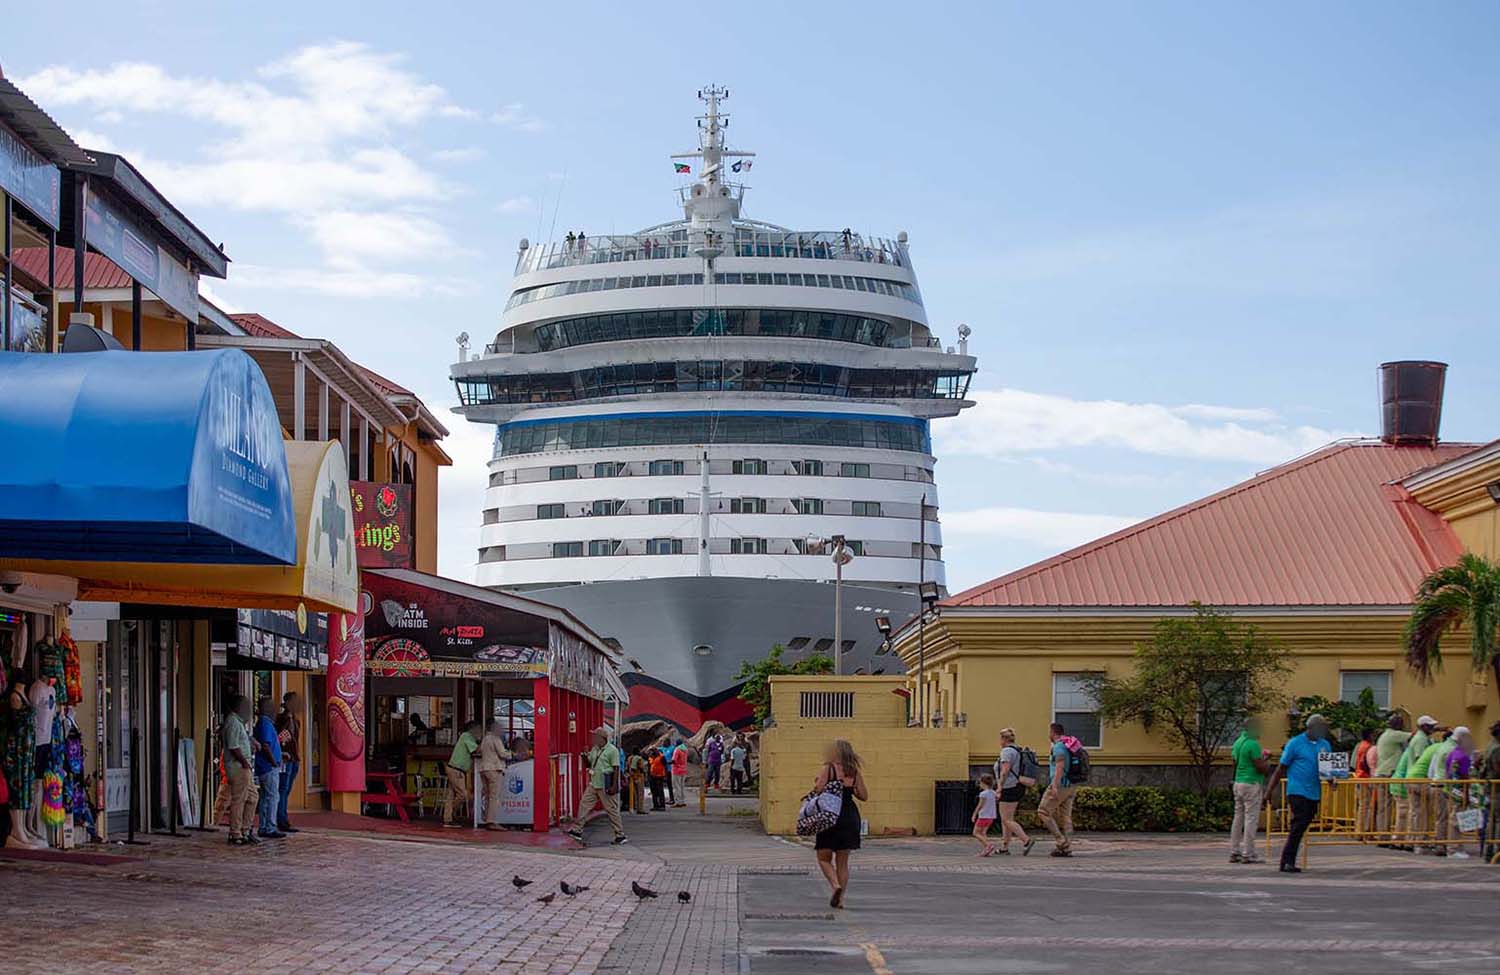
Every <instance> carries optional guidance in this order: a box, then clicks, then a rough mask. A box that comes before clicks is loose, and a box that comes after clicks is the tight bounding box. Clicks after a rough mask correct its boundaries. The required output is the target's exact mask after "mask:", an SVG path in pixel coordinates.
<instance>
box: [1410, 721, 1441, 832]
mask: <svg viewBox="0 0 1500 975" xmlns="http://www.w3.org/2000/svg"><path fill="white" fill-rule="evenodd" d="M1443 734H1444V732H1443V729H1441V728H1433V729H1432V730H1431V731H1430V732H1429V733H1428V734H1427V735H1426V743H1425V744H1423V745H1422V747H1421V748H1420V749H1419V748H1418V747H1417V745H1418V741H1417V737H1418V736H1417V735H1413V736H1412V742H1411V744H1410V745H1409V746H1407V749H1406V757H1407V762H1406V778H1407V785H1406V791H1407V794H1408V799H1407V802H1410V803H1411V832H1412V836H1413V837H1414V840H1415V842H1416V844H1417V847H1418V848H1419V849H1429V848H1430V846H1429V844H1426V843H1423V842H1422V840H1424V839H1426V838H1427V837H1428V836H1429V834H1431V832H1432V826H1433V819H1432V787H1431V785H1430V784H1429V782H1428V778H1429V777H1430V775H1431V771H1430V770H1431V768H1432V759H1433V757H1434V756H1435V755H1437V750H1438V746H1440V745H1441V744H1442V743H1443Z"/></svg>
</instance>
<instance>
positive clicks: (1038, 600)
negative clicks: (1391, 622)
mask: <svg viewBox="0 0 1500 975" xmlns="http://www.w3.org/2000/svg"><path fill="white" fill-rule="evenodd" d="M1475 447H1476V445H1474V444H1439V445H1437V446H1435V447H1427V446H1407V445H1403V446H1392V445H1390V444H1385V443H1381V442H1378V441H1361V442H1354V443H1338V444H1331V445H1330V446H1327V447H1324V448H1322V449H1321V450H1318V451H1315V452H1314V453H1312V454H1309V455H1308V456H1306V457H1302V458H1299V459H1297V460H1294V461H1292V462H1290V463H1287V464H1283V465H1281V466H1280V467H1275V468H1272V469H1271V470H1269V471H1266V472H1265V473H1263V474H1260V475H1257V476H1256V477H1253V478H1251V479H1250V480H1248V481H1245V482H1243V483H1241V484H1237V485H1235V486H1234V487H1231V488H1228V489H1226V490H1224V491H1220V492H1219V493H1217V494H1213V495H1210V496H1209V497H1206V498H1203V499H1201V500H1199V501H1195V502H1193V503H1191V504H1188V505H1184V506H1183V507H1181V508H1177V509H1175V510H1173V511H1168V512H1167V513H1165V514H1162V515H1158V516H1156V517H1155V518H1150V519H1147V520H1146V521H1143V522H1141V523H1139V524H1137V525H1132V526H1130V527H1129V528H1125V529H1122V530H1121V531H1118V532H1115V533H1114V534H1111V535H1106V536H1104V537H1103V538H1100V539H1098V540H1096V541H1093V542H1089V543H1088V544H1086V545H1082V546H1079V547H1078V548H1075V549H1072V550H1071V551H1068V552H1064V553H1062V554H1061V555H1057V556H1054V557H1052V558H1050V559H1046V560H1044V561H1041V562H1038V563H1036V564H1034V565H1031V566H1027V567H1026V568H1024V569H1018V570H1017V571H1015V572H1012V573H1009V574H1008V575H1003V576H1001V577H999V578H998V579H993V580H991V581H990V582H986V583H984V584H982V585H979V586H975V587H974V588H972V589H968V590H965V591H964V592H961V593H958V594H957V595H954V596H950V597H949V598H947V599H945V600H943V602H942V603H941V605H943V606H951V607H975V608H980V607H994V608H1005V607H1015V608H1019V607H1032V608H1063V607H1079V608H1083V607H1160V606H1184V605H1186V604H1188V603H1190V602H1193V601H1198V602H1201V603H1204V604H1206V605H1210V606H1402V605H1406V604H1409V603H1410V602H1411V597H1412V593H1413V592H1415V591H1416V587H1417V584H1418V583H1419V582H1420V581H1421V579H1422V577H1423V576H1425V575H1426V574H1427V573H1429V572H1431V571H1432V570H1433V569H1435V568H1438V567H1439V566H1441V565H1444V564H1447V563H1449V562H1451V561H1453V560H1454V559H1456V558H1457V557H1458V555H1459V554H1460V553H1461V552H1462V551H1463V548H1462V546H1461V545H1460V544H1459V542H1458V540H1457V539H1456V538H1455V537H1454V535H1453V532H1452V530H1451V529H1450V528H1449V526H1448V524H1447V522H1445V521H1443V519H1442V518H1441V517H1439V516H1438V515H1437V514H1435V513H1433V512H1432V511H1429V510H1428V509H1426V508H1424V507H1422V506H1421V505H1419V504H1417V503H1416V501H1414V500H1412V498H1411V495H1410V494H1409V493H1407V492H1406V491H1405V490H1404V489H1403V488H1401V487H1400V486H1399V485H1396V484H1394V483H1393V482H1395V481H1398V480H1400V479H1401V478H1403V477H1405V476H1407V475H1409V474H1412V473H1415V472H1416V471H1418V470H1421V469H1422V468H1425V467H1431V466H1432V465H1434V464H1439V463H1442V462H1444V461H1448V460H1452V459H1453V458H1455V457H1458V456H1461V455H1463V454H1465V453H1468V452H1469V451H1471V450H1474V449H1475Z"/></svg>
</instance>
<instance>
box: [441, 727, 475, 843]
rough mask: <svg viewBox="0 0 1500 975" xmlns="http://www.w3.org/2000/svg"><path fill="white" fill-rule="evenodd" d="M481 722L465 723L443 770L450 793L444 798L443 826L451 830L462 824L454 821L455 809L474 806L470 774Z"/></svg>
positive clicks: (465, 808)
mask: <svg viewBox="0 0 1500 975" xmlns="http://www.w3.org/2000/svg"><path fill="white" fill-rule="evenodd" d="M479 727H480V726H479V722H478V721H477V720H473V719H471V720H469V721H466V722H464V730H463V731H462V732H461V733H460V734H459V736H458V741H455V742H454V743H453V751H452V753H451V754H449V756H448V764H447V766H446V767H445V768H444V769H443V771H444V772H446V773H447V777H448V791H447V793H446V794H445V795H444V796H443V825H444V826H446V827H448V828H449V829H458V828H459V827H460V826H462V825H463V824H462V823H455V822H454V821H453V807H454V806H457V807H458V808H459V809H460V810H467V809H470V807H471V806H472V805H473V800H474V794H473V792H471V791H470V790H469V772H470V771H472V770H473V768H474V753H475V752H477V751H479V739H478V738H477V737H475V736H476V735H478V734H479Z"/></svg>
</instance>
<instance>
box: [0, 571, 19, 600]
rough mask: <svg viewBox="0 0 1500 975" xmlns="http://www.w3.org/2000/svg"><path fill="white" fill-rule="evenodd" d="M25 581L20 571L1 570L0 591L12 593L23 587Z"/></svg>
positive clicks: (7, 593)
mask: <svg viewBox="0 0 1500 975" xmlns="http://www.w3.org/2000/svg"><path fill="white" fill-rule="evenodd" d="M23 581H25V580H23V579H22V578H21V573H19V572H0V592H3V593H5V594H6V595H7V596H8V595H11V594H12V593H14V592H15V591H16V590H17V589H20V588H21V583H22V582H23Z"/></svg>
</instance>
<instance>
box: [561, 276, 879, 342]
mask: <svg viewBox="0 0 1500 975" xmlns="http://www.w3.org/2000/svg"><path fill="white" fill-rule="evenodd" d="M792 277H794V278H795V277H798V275H792ZM808 277H809V278H811V277H812V275H808ZM793 283H795V282H793ZM890 333H891V325H890V323H889V322H885V321H882V320H880V319H878V318H869V317H866V316H863V315H847V314H839V313H836V312H822V311H803V310H796V309H771V308H725V309H707V308H696V309H695V308H657V309H650V310H643V311H634V312H621V313H619V314H612V315H586V316H583V317H581V318H565V319H562V320H559V321H555V322H546V323H544V324H541V325H538V326H536V328H535V329H534V335H535V338H536V343H537V348H538V349H539V350H541V351H542V352H551V351H553V350H555V349H562V348H567V347H570V346H575V345H591V344H594V343H597V342H624V341H631V340H634V339H655V338H682V337H685V336H691V335H746V336H755V335H766V336H776V337H787V338H821V339H831V340H833V341H836V342H853V343H856V344H859V345H874V346H885V345H887V344H888V343H887V337H888V336H889V335H890Z"/></svg>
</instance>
